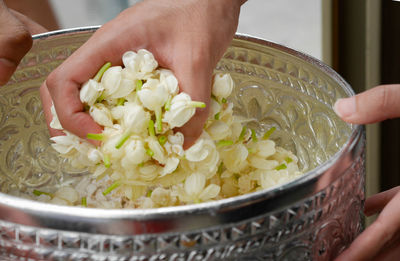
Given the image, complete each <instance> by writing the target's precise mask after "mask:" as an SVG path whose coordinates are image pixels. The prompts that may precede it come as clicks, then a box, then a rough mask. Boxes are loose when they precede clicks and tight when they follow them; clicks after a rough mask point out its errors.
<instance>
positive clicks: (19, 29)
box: [3, 24, 33, 54]
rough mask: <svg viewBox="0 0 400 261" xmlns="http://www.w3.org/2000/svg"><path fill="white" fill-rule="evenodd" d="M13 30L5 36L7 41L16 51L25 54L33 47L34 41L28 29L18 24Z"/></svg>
mask: <svg viewBox="0 0 400 261" xmlns="http://www.w3.org/2000/svg"><path fill="white" fill-rule="evenodd" d="M11 28H12V33H7V34H4V35H3V37H5V38H6V39H5V41H6V42H7V43H8V45H10V46H12V47H13V48H14V49H15V50H18V51H20V52H23V53H24V54H25V53H26V52H28V51H29V49H30V48H31V47H32V44H33V40H32V36H31V34H30V32H29V31H28V29H27V28H26V27H25V26H23V25H22V24H16V25H14V26H13V27H11Z"/></svg>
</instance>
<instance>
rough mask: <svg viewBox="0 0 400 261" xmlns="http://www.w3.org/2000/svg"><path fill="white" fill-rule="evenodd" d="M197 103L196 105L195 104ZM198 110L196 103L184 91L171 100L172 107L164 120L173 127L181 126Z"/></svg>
mask: <svg viewBox="0 0 400 261" xmlns="http://www.w3.org/2000/svg"><path fill="white" fill-rule="evenodd" d="M194 104H195V105H194ZM195 112H196V103H195V102H192V99H191V98H190V96H189V95H188V94H186V93H184V92H181V93H179V94H178V95H176V96H175V97H174V98H172V100H171V108H170V109H169V111H166V112H165V114H164V118H163V121H164V122H167V123H168V124H169V125H170V127H171V128H175V127H181V126H183V125H184V124H185V123H186V122H188V121H189V120H190V118H192V116H193V115H194V113H195Z"/></svg>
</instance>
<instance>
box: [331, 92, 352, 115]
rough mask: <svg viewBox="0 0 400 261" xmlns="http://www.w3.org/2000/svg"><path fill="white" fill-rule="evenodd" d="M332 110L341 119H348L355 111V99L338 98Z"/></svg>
mask: <svg viewBox="0 0 400 261" xmlns="http://www.w3.org/2000/svg"><path fill="white" fill-rule="evenodd" d="M333 110H334V111H335V113H336V114H337V115H338V116H339V117H340V118H342V119H343V120H346V119H349V118H351V116H352V115H353V114H354V113H355V112H356V100H355V98H354V97H349V98H341V99H338V100H337V101H336V102H335V104H334V105H333Z"/></svg>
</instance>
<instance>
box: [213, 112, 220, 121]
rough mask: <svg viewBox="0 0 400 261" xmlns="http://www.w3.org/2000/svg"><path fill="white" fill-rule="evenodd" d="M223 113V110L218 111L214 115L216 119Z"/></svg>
mask: <svg viewBox="0 0 400 261" xmlns="http://www.w3.org/2000/svg"><path fill="white" fill-rule="evenodd" d="M220 115H221V112H217V113H216V114H215V115H214V119H216V120H219V116H220Z"/></svg>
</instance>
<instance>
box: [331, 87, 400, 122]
mask: <svg viewBox="0 0 400 261" xmlns="http://www.w3.org/2000/svg"><path fill="white" fill-rule="evenodd" d="M334 110H335V112H336V113H337V114H338V115H339V117H341V118H342V119H343V120H344V121H346V122H349V123H355V124H367V123H375V122H378V121H383V120H386V119H390V118H396V117H400V85H398V84H393V85H381V86H377V87H375V88H373V89H370V90H368V91H365V92H363V93H360V94H358V95H356V96H353V97H349V98H343V99H339V100H337V101H336V103H335V105H334Z"/></svg>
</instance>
